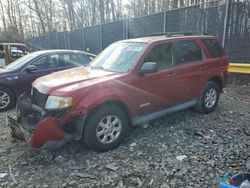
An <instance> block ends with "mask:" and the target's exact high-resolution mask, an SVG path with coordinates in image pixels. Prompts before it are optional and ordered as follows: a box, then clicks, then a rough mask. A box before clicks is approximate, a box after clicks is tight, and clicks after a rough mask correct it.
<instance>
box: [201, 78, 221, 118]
mask: <svg viewBox="0 0 250 188" xmlns="http://www.w3.org/2000/svg"><path fill="white" fill-rule="evenodd" d="M219 96H220V87H219V85H218V84H216V83H215V82H213V81H208V82H207V83H206V84H205V86H204V87H203V89H202V91H201V95H200V97H199V101H198V104H197V105H196V110H197V111H198V112H200V113H203V114H208V113H211V112H213V111H214V110H215V108H216V107H217V105H218V101H219Z"/></svg>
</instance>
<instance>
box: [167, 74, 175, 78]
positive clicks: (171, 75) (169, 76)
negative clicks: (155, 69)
mask: <svg viewBox="0 0 250 188" xmlns="http://www.w3.org/2000/svg"><path fill="white" fill-rule="evenodd" d="M174 76H176V73H170V74H169V75H168V78H171V77H174Z"/></svg>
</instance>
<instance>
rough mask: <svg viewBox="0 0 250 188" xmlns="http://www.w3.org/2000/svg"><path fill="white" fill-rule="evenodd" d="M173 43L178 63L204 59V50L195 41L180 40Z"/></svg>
mask: <svg viewBox="0 0 250 188" xmlns="http://www.w3.org/2000/svg"><path fill="white" fill-rule="evenodd" d="M173 45H174V56H175V64H176V65H178V64H184V63H190V62H195V61H201V60H202V59H203V56H202V51H201V49H200V47H199V46H198V45H197V43H196V42H195V41H189V40H188V41H178V42H174V43H173Z"/></svg>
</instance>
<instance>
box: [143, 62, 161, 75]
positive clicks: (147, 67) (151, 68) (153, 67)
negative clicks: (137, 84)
mask: <svg viewBox="0 0 250 188" xmlns="http://www.w3.org/2000/svg"><path fill="white" fill-rule="evenodd" d="M153 72H157V63H156V62H145V63H143V65H142V66H141V68H140V71H139V73H141V74H145V73H153Z"/></svg>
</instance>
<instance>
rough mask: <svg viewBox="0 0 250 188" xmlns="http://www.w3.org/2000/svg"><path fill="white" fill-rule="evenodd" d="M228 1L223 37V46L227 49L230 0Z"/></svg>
mask: <svg viewBox="0 0 250 188" xmlns="http://www.w3.org/2000/svg"><path fill="white" fill-rule="evenodd" d="M225 1H226V12H225V18H224V27H223V36H222V46H223V47H224V48H225V44H226V35H227V25H228V12H229V0H225Z"/></svg>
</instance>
